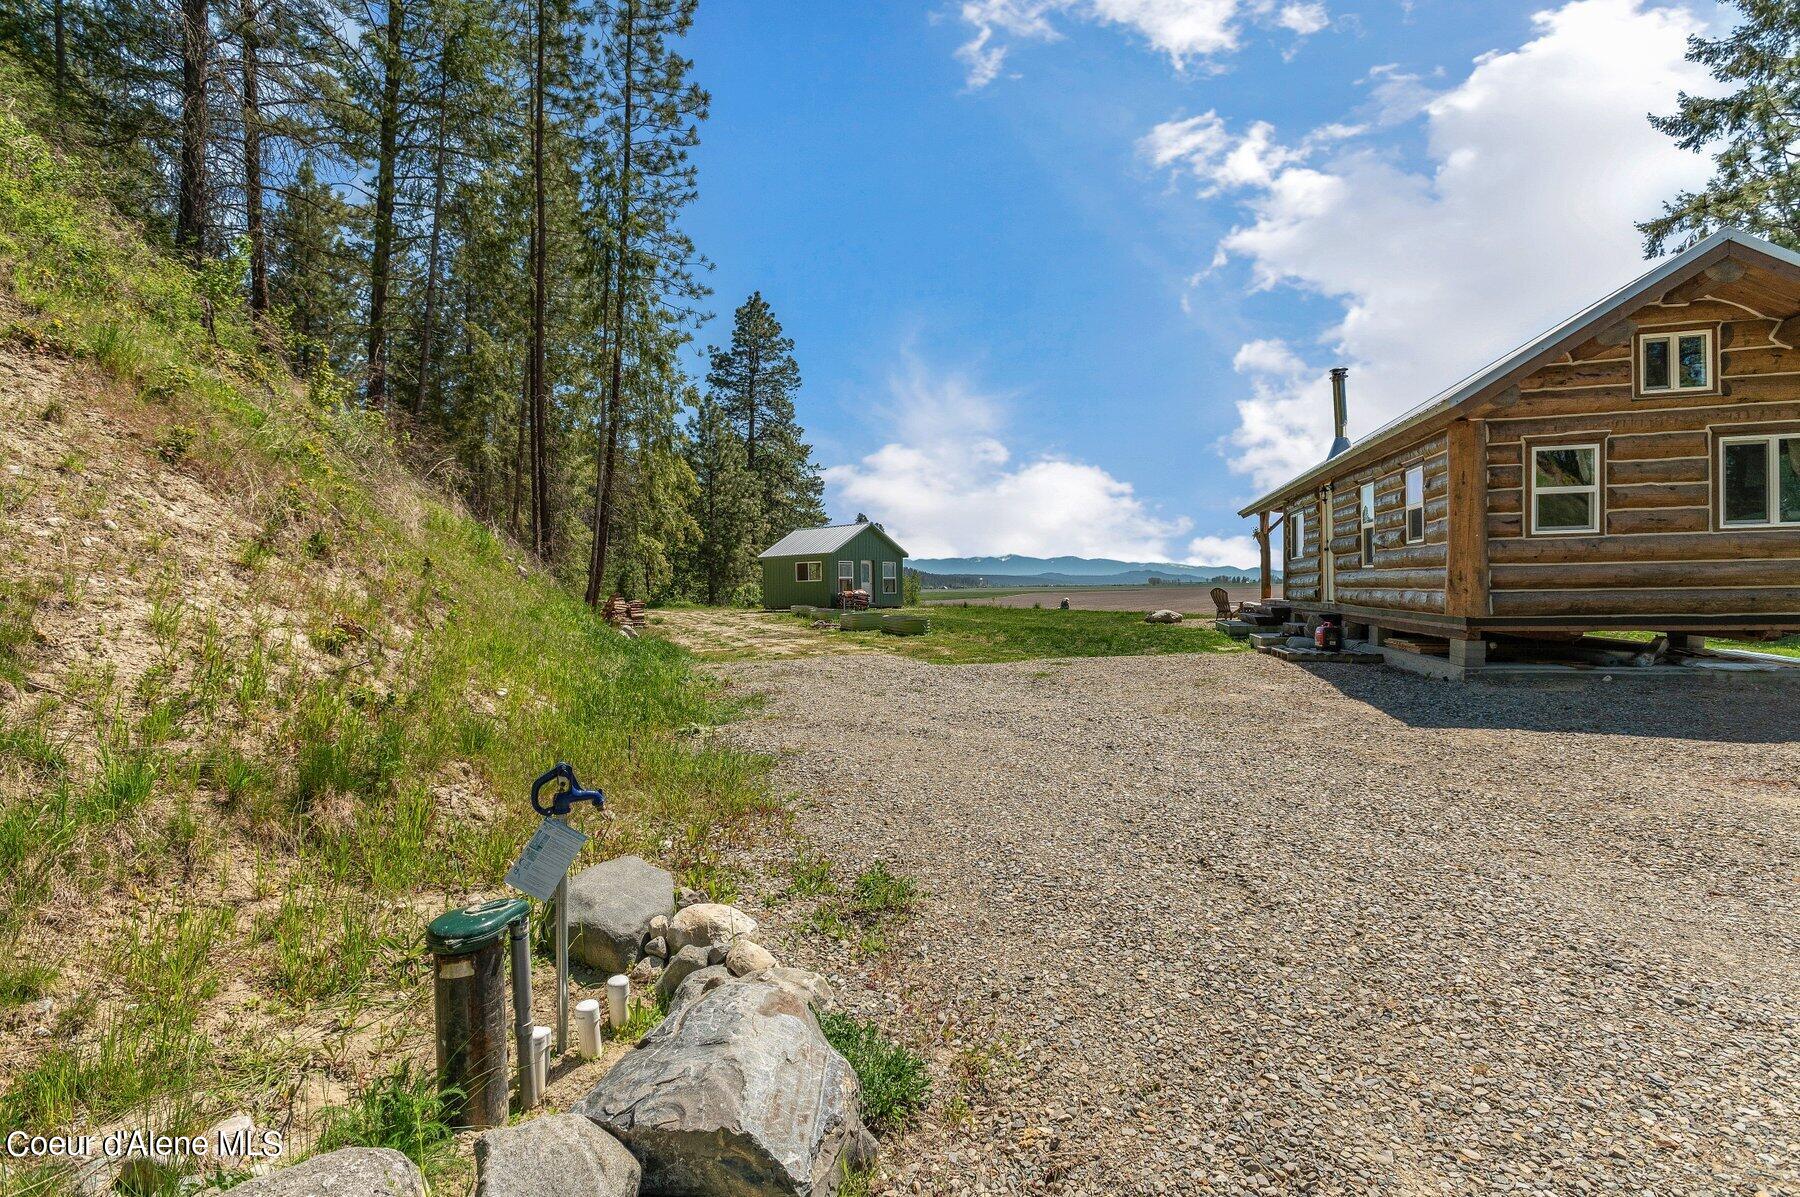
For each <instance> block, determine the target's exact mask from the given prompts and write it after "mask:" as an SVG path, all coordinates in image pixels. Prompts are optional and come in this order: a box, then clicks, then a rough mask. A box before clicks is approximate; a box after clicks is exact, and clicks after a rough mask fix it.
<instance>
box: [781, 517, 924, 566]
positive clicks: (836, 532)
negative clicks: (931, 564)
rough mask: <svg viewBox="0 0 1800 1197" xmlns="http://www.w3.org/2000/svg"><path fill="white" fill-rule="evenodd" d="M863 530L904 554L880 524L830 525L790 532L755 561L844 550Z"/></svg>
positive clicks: (898, 544)
mask: <svg viewBox="0 0 1800 1197" xmlns="http://www.w3.org/2000/svg"><path fill="white" fill-rule="evenodd" d="M865 528H873V529H874V530H875V534H876V535H877V536H880V537H881V538H882V539H883V540H885V541H887V542H888V543H889V544H891V545H893V546H894V547H895V548H896V549H899V550H900V553H901V555H902V556H904V555H905V554H906V550H905V549H902V548H900V542H899V541H897V540H895V539H894V538H893V537H892V536H889V535H888V534H887V529H885V528H883V527H882V526H881V525H880V524H873V523H870V524H832V525H830V526H829V527H824V528H801V529H799V530H797V531H794V532H789V533H788V534H787V535H786V536H783V537H782V538H781V539H780V540H778V541H776V542H775V543H774V544H772V545H770V546H769V547H768V548H766V549H764V550H763V551H762V552H760V553H758V554H757V555H756V556H757V559H758V560H761V559H762V558H764V557H810V556H812V555H813V554H815V553H833V552H836V551H837V550H838V549H841V548H843V547H844V546H845V545H846V544H848V543H850V541H851V540H852V539H853V538H854V537H855V536H856V534H857V533H859V532H861V531H863V530H864V529H865Z"/></svg>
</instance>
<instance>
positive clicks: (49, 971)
mask: <svg viewBox="0 0 1800 1197" xmlns="http://www.w3.org/2000/svg"><path fill="white" fill-rule="evenodd" d="M55 982H56V970H55V969H53V968H51V967H50V966H49V965H47V964H26V963H8V964H0V1010H5V1009H8V1008H10V1007H12V1006H23V1005H24V1004H25V1003H26V1002H35V1001H37V1000H38V999H39V998H41V997H43V996H44V995H45V994H47V993H49V992H50V986H51V985H53V984H54V983H55Z"/></svg>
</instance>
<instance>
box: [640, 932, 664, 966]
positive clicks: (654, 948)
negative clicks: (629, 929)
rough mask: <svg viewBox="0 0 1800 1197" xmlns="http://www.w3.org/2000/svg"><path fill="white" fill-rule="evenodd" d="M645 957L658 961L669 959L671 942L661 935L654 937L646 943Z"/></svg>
mask: <svg viewBox="0 0 1800 1197" xmlns="http://www.w3.org/2000/svg"><path fill="white" fill-rule="evenodd" d="M644 955H646V956H649V957H651V958H653V959H656V960H667V959H668V958H669V941H668V940H666V939H664V938H663V937H662V936H660V935H652V936H651V937H650V938H649V939H646V940H645V941H644Z"/></svg>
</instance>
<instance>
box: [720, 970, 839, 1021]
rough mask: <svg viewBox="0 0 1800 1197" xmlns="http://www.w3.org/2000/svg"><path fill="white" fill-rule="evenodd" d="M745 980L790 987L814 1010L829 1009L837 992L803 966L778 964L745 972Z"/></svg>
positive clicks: (823, 979)
mask: <svg viewBox="0 0 1800 1197" xmlns="http://www.w3.org/2000/svg"><path fill="white" fill-rule="evenodd" d="M743 979H744V980H746V981H766V982H768V983H769V984H771V985H780V986H781V987H782V988H784V989H790V990H792V991H793V992H794V993H795V994H797V995H798V996H799V997H800V998H801V999H803V1000H804V1001H805V1002H806V1004H807V1005H809V1006H811V1007H812V1008H813V1009H814V1010H815V1011H817V1010H830V1009H831V1007H832V1004H833V1003H835V1002H836V1001H837V994H836V993H835V992H834V991H833V990H832V988H831V982H830V981H827V980H826V979H825V978H824V977H822V976H820V975H819V974H818V973H815V972H813V971H811V970H810V969H804V968H793V967H791V966H789V965H785V964H778V965H776V966H775V967H774V968H766V969H763V970H762V971H761V972H756V973H746V974H745V975H744V978H743Z"/></svg>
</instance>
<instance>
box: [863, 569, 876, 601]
mask: <svg viewBox="0 0 1800 1197" xmlns="http://www.w3.org/2000/svg"><path fill="white" fill-rule="evenodd" d="M862 566H863V572H862V588H863V589H864V590H866V591H868V592H869V598H870V599H871V600H873V599H874V597H875V563H874V562H873V561H865V562H863V563H862Z"/></svg>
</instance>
